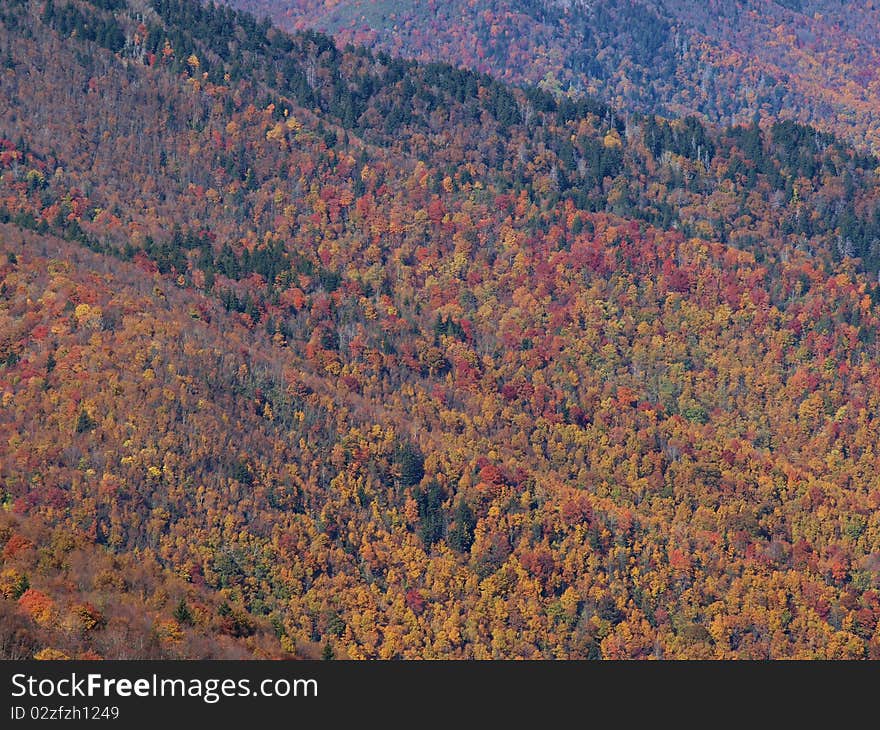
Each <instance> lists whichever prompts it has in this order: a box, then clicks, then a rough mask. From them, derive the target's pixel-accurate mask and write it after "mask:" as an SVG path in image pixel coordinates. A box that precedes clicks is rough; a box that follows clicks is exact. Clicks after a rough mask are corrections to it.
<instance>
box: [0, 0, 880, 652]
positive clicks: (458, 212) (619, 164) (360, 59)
mask: <svg viewBox="0 0 880 730" xmlns="http://www.w3.org/2000/svg"><path fill="white" fill-rule="evenodd" d="M0 59H2V61H0V83H2V88H3V91H4V93H3V94H2V95H0V223H2V225H0V424H2V431H0V433H2V434H3V438H2V439H0V499H2V503H3V513H0V518H2V519H0V560H2V564H0V592H2V595H3V600H2V603H0V652H2V653H3V656H10V657H23V656H32V655H34V654H36V655H39V656H44V657H47V658H51V657H56V656H62V655H63V656H95V655H99V656H103V657H107V658H113V657H117V656H131V655H132V654H133V653H137V654H138V655H143V656H179V657H191V656H243V655H248V656H258V657H281V656H286V657H309V656H326V657H331V656H336V657H347V658H416V657H440V658H501V657H523V658H650V657H666V658H684V657H688V658H737V657H738V658H769V657H773V658H781V657H800V658H880V485H878V483H877V477H876V473H877V454H876V453H875V451H876V448H877V447H876V433H877V428H878V424H877V422H876V420H877V418H878V413H880V410H878V407H880V396H878V393H880V387H878V380H880V368H878V360H880V342H878V338H877V334H878V323H880V320H878V316H880V310H878V301H880V296H878V286H877V280H878V270H880V207H878V203H880V201H878V199H877V190H878V189H880V188H878V179H877V176H878V166H880V164H878V160H877V159H876V158H875V157H873V156H871V155H869V154H867V153H866V152H865V151H864V150H863V149H861V148H859V147H851V146H848V145H847V144H845V143H844V142H842V141H840V139H838V138H836V137H834V136H832V135H831V134H830V133H828V132H820V131H817V130H816V129H814V128H812V127H808V126H804V125H801V124H799V123H796V122H794V121H790V120H786V121H776V122H773V123H762V124H755V123H749V124H744V125H740V126H730V127H727V126H713V125H710V124H708V123H706V122H703V121H700V120H699V119H698V118H697V117H694V116H689V117H688V116H685V117H682V118H677V119H670V118H662V117H659V116H654V115H652V114H644V113H635V112H625V111H623V110H621V109H620V108H618V107H614V106H608V105H606V104H605V103H604V102H600V101H598V100H596V99H594V98H592V97H585V96H584V97H581V96H578V97H576V98H575V97H569V96H565V95H558V94H554V93H552V92H551V91H549V90H547V89H541V88H537V87H531V86H528V87H523V88H520V87H512V86H508V85H505V84H504V83H501V82H499V81H497V80H494V79H493V78H492V77H490V76H489V75H486V74H484V73H481V72H474V71H466V70H461V69H457V68H455V67H452V66H449V65H445V64H442V63H425V64H423V63H416V62H413V61H403V60H398V59H395V58H392V57H391V56H389V55H386V54H385V53H383V52H374V51H370V50H368V49H366V48H364V47H355V46H347V47H344V48H338V47H337V46H336V45H335V44H334V42H333V41H332V40H331V39H330V38H328V37H326V36H323V35H320V34H318V33H315V32H304V33H298V34H295V35H288V34H286V33H284V32H281V31H279V30H278V29H276V28H274V27H272V26H271V25H270V24H269V23H268V22H265V21H258V20H256V19H254V18H253V17H251V16H249V15H247V14H245V13H241V12H237V11H233V10H230V9H229V8H226V7H224V6H215V5H213V4H209V5H207V6H202V5H200V4H198V3H196V2H193V1H192V0H150V2H147V1H146V0H94V2H84V1H82V0H54V1H53V0H47V1H46V2H43V1H42V0H40V1H39V2H38V1H37V0H14V1H13V2H8V3H5V4H4V5H3V7H2V8H0Z"/></svg>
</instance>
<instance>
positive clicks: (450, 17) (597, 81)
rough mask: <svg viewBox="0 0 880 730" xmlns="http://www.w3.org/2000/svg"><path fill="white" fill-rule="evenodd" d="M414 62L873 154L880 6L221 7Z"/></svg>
mask: <svg viewBox="0 0 880 730" xmlns="http://www.w3.org/2000/svg"><path fill="white" fill-rule="evenodd" d="M230 4H232V5H235V6H238V7H240V8H243V9H246V10H250V11H253V12H255V13H258V14H264V15H268V16H270V17H272V18H273V20H275V21H276V22H277V23H279V24H280V25H281V27H284V28H287V29H290V30H302V29H306V28H313V29H318V30H322V31H325V32H329V33H331V34H333V35H334V36H335V37H336V38H337V39H338V40H339V41H340V42H341V43H347V42H352V43H356V44H364V45H368V46H370V47H373V48H376V49H379V48H381V49H383V50H386V51H388V52H390V53H393V54H395V55H404V56H407V57H409V58H416V59H419V60H422V61H433V60H445V61H449V62H451V63H455V64H460V65H462V66H464V67H467V68H472V69H476V70H479V71H484V72H489V73H492V74H493V75H495V76H497V77H499V78H502V79H505V80H508V81H511V82H515V83H520V82H523V81H525V82H529V83H535V84H538V83H540V84H541V85H542V86H543V87H545V88H549V89H556V90H559V91H564V92H573V93H576V94H580V93H582V92H585V91H586V92H588V93H591V94H596V95H599V96H601V97H602V98H604V99H606V100H608V101H611V102H612V103H614V104H615V105H616V106H617V107H619V108H635V109H641V110H643V111H650V112H657V111H662V112H664V113H666V114H667V115H678V116H686V115H687V114H694V113H696V114H699V115H701V116H703V117H704V118H705V119H709V120H714V121H723V122H724V123H734V122H740V123H749V122H751V121H753V120H755V119H761V120H765V121H767V120H769V121H772V120H775V119H778V118H780V117H784V118H788V119H792V120H794V121H799V122H801V123H810V124H813V125H816V126H818V127H819V128H821V129H823V130H826V131H832V132H835V133H837V134H839V135H841V136H842V137H843V138H845V139H848V140H851V141H853V142H854V143H855V144H857V145H861V146H864V147H866V148H868V149H873V150H876V149H878V145H880V124H878V119H880V116H878V112H880V106H878V101H877V100H878V98H880V96H878V93H880V76H878V69H880V46H878V39H880V6H878V5H877V3H875V2H858V3H850V2H842V1H841V0H706V1H704V2H694V1H693V0H662V1H661V0H593V1H591V2H586V1H585V0H446V1H444V2H439V1H429V2H387V1H383V2H375V1H374V0H230Z"/></svg>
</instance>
